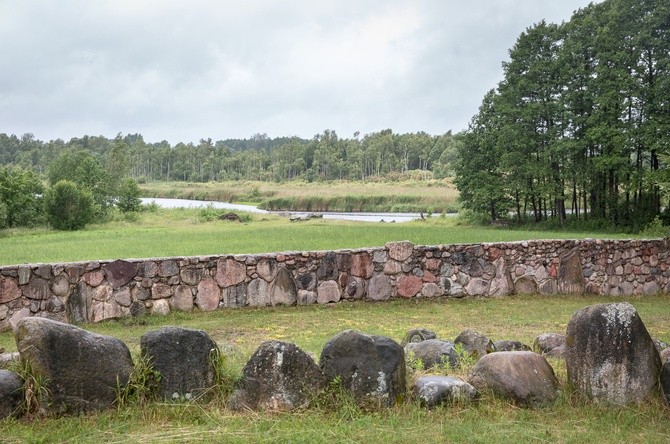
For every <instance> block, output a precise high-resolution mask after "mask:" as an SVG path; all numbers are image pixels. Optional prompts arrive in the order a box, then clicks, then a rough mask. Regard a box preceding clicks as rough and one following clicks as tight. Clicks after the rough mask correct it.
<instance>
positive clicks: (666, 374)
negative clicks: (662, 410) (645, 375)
mask: <svg viewBox="0 0 670 444" xmlns="http://www.w3.org/2000/svg"><path fill="white" fill-rule="evenodd" d="M660 381H661V392H662V393H663V400H664V401H665V404H666V405H667V406H670V361H667V362H666V363H665V364H663V367H662V368H661V378H660Z"/></svg>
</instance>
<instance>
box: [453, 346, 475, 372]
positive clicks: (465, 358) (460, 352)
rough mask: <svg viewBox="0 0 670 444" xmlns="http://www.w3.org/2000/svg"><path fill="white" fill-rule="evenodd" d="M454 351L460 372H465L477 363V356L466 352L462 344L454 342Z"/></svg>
mask: <svg viewBox="0 0 670 444" xmlns="http://www.w3.org/2000/svg"><path fill="white" fill-rule="evenodd" d="M454 351H455V352H456V359H457V361H458V368H459V369H460V370H461V371H462V372H464V373H467V372H468V371H469V370H470V369H471V368H472V367H474V365H475V364H476V363H477V359H478V357H477V356H476V355H474V354H470V353H468V352H467V350H465V349H464V348H463V344H455V345H454ZM447 364H448V363H447Z"/></svg>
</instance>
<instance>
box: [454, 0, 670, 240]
mask: <svg viewBox="0 0 670 444" xmlns="http://www.w3.org/2000/svg"><path fill="white" fill-rule="evenodd" d="M669 15H670V9H669V7H668V5H667V2H658V1H649V2H635V3H634V4H631V3H630V2H628V1H625V0H607V1H604V2H601V3H599V4H590V5H589V6H587V7H586V8H583V9H581V10H579V11H577V12H576V13H575V14H574V15H573V17H572V19H571V20H570V21H569V22H568V23H564V24H562V25H554V24H548V23H546V22H544V21H542V22H540V23H538V24H535V25H533V26H531V27H529V28H527V29H526V31H524V32H523V33H522V34H521V35H520V36H519V38H518V39H517V42H516V43H515V45H514V47H513V48H512V49H511V50H510V60H509V61H508V62H506V63H504V65H503V66H504V80H503V81H501V82H500V83H499V84H498V86H497V88H496V89H494V90H491V91H490V92H489V93H488V94H487V95H486V96H485V97H484V99H483V101H482V106H481V108H480V110H479V112H478V114H477V115H476V116H475V117H474V118H473V120H472V123H471V125H470V128H469V129H468V131H467V133H466V134H465V135H464V137H462V139H461V141H462V143H463V145H464V146H461V147H459V161H458V164H457V168H456V180H455V183H456V184H457V186H458V188H459V191H460V193H461V200H462V202H463V206H464V208H468V209H471V210H474V211H476V212H479V213H485V214H488V215H489V219H491V220H496V219H497V218H498V217H501V216H503V217H506V215H507V214H508V213H509V212H512V213H513V214H514V215H515V217H516V219H517V220H518V221H522V220H524V219H526V218H528V216H531V218H532V220H534V221H535V222H540V221H543V220H546V219H556V220H558V221H559V222H560V223H561V224H565V223H567V222H568V219H569V217H568V216H569V214H570V213H571V214H573V215H574V216H575V217H577V218H579V219H582V220H590V219H601V220H605V221H607V222H608V223H609V224H610V225H617V226H622V227H627V228H628V229H630V230H633V231H637V230H640V229H643V228H644V227H645V226H647V224H649V223H650V222H651V221H652V220H653V219H654V217H656V216H657V215H659V214H660V211H661V206H662V205H661V199H662V198H663V197H664V190H663V189H662V187H661V184H662V183H663V182H664V181H666V182H667V174H664V173H663V171H664V170H665V165H664V162H665V161H667V157H665V156H667V154H668V153H669V152H670V145H669V144H668V143H667V140H668V135H669V134H670V119H668V118H667V116H668V102H667V100H666V99H664V98H662V97H665V96H666V95H667V94H665V93H664V92H661V89H665V91H667V88H668V86H669V85H670V43H669V42H670V28H669V26H668V23H669V22H668V16H669ZM661 85H662V86H661ZM664 159H665V161H664Z"/></svg>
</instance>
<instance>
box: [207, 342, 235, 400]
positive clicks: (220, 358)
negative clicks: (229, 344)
mask: <svg viewBox="0 0 670 444" xmlns="http://www.w3.org/2000/svg"><path fill="white" fill-rule="evenodd" d="M210 360H211V362H212V365H213V366H214V371H215V374H214V386H215V391H216V393H217V396H218V397H219V398H220V399H227V398H228V396H229V395H230V394H232V393H233V390H234V389H235V386H236V384H237V382H238V381H239V380H240V378H241V377H242V376H241V374H240V372H239V370H238V369H237V368H235V366H234V365H233V363H232V362H231V360H230V359H229V358H228V356H227V355H226V353H223V352H222V351H221V350H220V349H219V348H215V349H212V351H211V353H210Z"/></svg>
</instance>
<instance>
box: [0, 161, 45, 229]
mask: <svg viewBox="0 0 670 444" xmlns="http://www.w3.org/2000/svg"><path fill="white" fill-rule="evenodd" d="M43 192H44V187H43V186H42V182H41V181H40V180H39V177H37V175H36V174H35V173H33V172H32V171H30V170H24V169H23V168H21V167H12V166H8V167H0V206H2V207H3V209H4V211H2V210H0V213H3V214H4V218H1V217H0V228H3V227H9V228H14V227H31V226H36V225H39V224H41V223H42V222H43V221H44V212H43V208H42V202H41V198H40V195H41V194H42V193H43Z"/></svg>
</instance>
